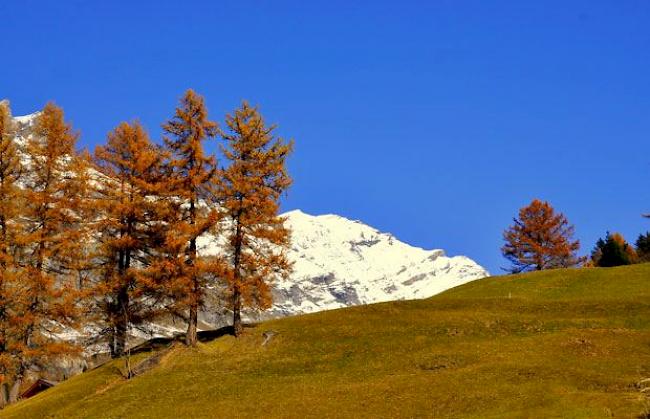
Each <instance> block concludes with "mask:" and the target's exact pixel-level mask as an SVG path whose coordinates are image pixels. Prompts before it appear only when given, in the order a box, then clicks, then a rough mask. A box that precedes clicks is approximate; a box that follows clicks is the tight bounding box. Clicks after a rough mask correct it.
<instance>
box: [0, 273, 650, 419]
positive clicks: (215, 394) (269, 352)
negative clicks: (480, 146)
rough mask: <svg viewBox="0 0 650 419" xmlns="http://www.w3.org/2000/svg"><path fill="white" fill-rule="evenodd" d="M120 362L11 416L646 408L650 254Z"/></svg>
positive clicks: (278, 324) (531, 413)
mask: <svg viewBox="0 0 650 419" xmlns="http://www.w3.org/2000/svg"><path fill="white" fill-rule="evenodd" d="M271 329H272V330H275V331H277V332H279V334H278V335H277V336H276V337H274V338H273V339H272V340H271V341H270V343H269V344H268V345H266V346H261V342H262V341H263V337H262V333H263V332H264V331H266V330H271ZM116 365H121V363H120V364H108V365H106V366H104V367H101V368H99V369H97V370H94V371H91V372H88V373H85V374H83V375H80V376H77V377H74V378H72V379H70V380H69V381H67V382H65V383H62V384H60V385H58V386H57V387H55V388H53V389H51V390H48V391H46V392H44V393H41V394H40V395H38V396H36V397H34V398H32V399H30V400H26V401H23V402H20V403H18V404H16V405H14V406H12V407H10V408H8V409H6V410H4V411H2V412H1V413H0V417H3V418H5V417H6V418H41V417H56V418H122V417H124V418H127V417H128V418H154V417H155V418H195V417H227V418H230V417H247V418H248V417H265V418H266V417H369V418H370V417H445V418H447V417H469V418H491V417H495V418H496V417H498V418H501V417H567V418H598V417H638V415H641V414H642V413H643V412H645V411H646V408H647V406H646V404H645V402H644V399H643V398H642V397H641V393H640V392H639V390H638V388H637V387H636V383H637V382H638V381H639V380H641V379H643V378H648V377H650V264H645V265H635V266H631V267H623V268H610V269H580V270H557V271H547V272H538V273H532V274H525V275H517V276H506V277H494V278H489V279H485V280H481V281H477V282H474V283H470V284H466V285H463V286H461V287H458V288H455V289H453V290H449V291H447V292H445V293H443V294H441V295H438V296H436V297H433V298H430V299H427V300H419V301H405V302H391V303H383V304H375V305H370V306H365V307H355V308H349V309H342V310H334V311H329V312H323V313H317V314H313V315H306V316H299V317H293V318H286V319H281V320H276V321H270V322H266V323H263V324H260V325H258V326H257V327H255V328H252V329H247V330H246V334H245V335H244V336H243V337H242V338H240V339H239V340H236V339H234V338H232V337H230V336H225V337H222V338H219V339H218V340H215V341H213V342H211V343H207V344H201V345H199V347H198V348H196V349H187V348H178V349H176V350H173V351H172V352H171V353H170V354H168V355H167V356H166V357H165V358H164V359H163V360H162V362H161V364H160V365H159V366H158V367H156V368H155V369H153V370H151V371H149V372H147V373H145V374H144V375H142V376H139V377H136V378H134V379H132V380H130V381H125V380H123V379H122V378H120V375H119V373H118V372H117V370H116Z"/></svg>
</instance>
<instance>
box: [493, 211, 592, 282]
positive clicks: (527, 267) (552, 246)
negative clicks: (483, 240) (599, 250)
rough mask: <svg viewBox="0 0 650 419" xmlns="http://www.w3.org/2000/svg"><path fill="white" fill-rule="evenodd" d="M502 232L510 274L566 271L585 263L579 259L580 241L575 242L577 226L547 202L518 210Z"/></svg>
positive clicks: (503, 249) (503, 248)
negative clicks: (564, 269)
mask: <svg viewBox="0 0 650 419" xmlns="http://www.w3.org/2000/svg"><path fill="white" fill-rule="evenodd" d="M513 220H514V224H513V225H512V226H510V227H509V228H508V229H507V230H506V231H504V233H503V239H504V240H505V244H504V246H503V247H502V248H501V251H502V253H503V256H504V257H505V258H506V259H508V260H509V261H510V262H511V264H512V266H511V267H510V268H507V269H506V270H507V271H508V272H511V273H518V272H525V271H532V270H542V269H553V268H567V267H572V266H577V265H579V264H580V263H582V258H579V257H578V256H577V254H576V253H577V251H578V249H579V248H580V242H579V241H578V240H573V233H574V227H573V226H572V225H570V224H569V222H568V220H567V218H566V217H565V216H564V214H562V213H556V212H555V210H554V209H553V207H552V206H551V205H550V204H549V203H548V202H542V201H540V200H538V199H535V200H533V201H532V202H531V203H530V205H528V206H526V207H523V208H521V209H520V210H519V218H514V219H513Z"/></svg>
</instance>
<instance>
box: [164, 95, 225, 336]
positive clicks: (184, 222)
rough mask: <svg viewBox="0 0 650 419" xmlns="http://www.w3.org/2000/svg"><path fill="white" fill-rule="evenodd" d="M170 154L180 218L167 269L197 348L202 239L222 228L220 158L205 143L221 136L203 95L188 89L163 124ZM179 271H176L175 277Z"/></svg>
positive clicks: (173, 222)
mask: <svg viewBox="0 0 650 419" xmlns="http://www.w3.org/2000/svg"><path fill="white" fill-rule="evenodd" d="M163 130H164V131H165V137H164V144H165V148H166V150H167V151H168V153H169V156H170V159H169V162H168V171H167V181H168V186H169V192H170V200H168V202H170V203H171V204H172V206H174V207H175V210H174V211H173V212H175V213H176V214H175V215H174V216H173V217H172V218H170V219H168V220H167V223H168V237H167V242H166V243H167V249H166V251H165V253H166V254H167V257H166V268H165V270H166V271H167V272H169V273H170V274H171V277H172V278H173V280H174V281H175V284H174V285H173V286H170V287H171V288H173V289H174V295H175V300H176V304H177V305H178V304H182V305H185V306H186V307H187V322H188V327H187V334H186V344H187V345H190V346H194V345H196V341H197V326H198V312H199V309H200V308H201V306H202V305H203V302H204V295H205V289H206V288H205V286H206V283H205V278H206V272H205V271H206V269H207V268H206V265H205V260H202V259H201V258H200V257H199V254H198V248H197V240H198V239H199V237H201V236H202V235H204V234H205V233H207V232H208V231H209V230H210V229H213V228H214V226H215V225H217V221H218V213H217V211H216V210H215V208H214V205H212V204H213V203H214V193H213V187H214V185H215V183H216V177H215V176H216V174H217V168H216V159H215V157H214V156H211V155H207V154H206V152H205V150H204V143H205V141H206V140H207V139H209V138H212V137H214V136H215V135H217V134H218V127H217V124H216V123H215V122H213V121H210V120H209V119H208V111H207V108H206V106H205V103H204V99H203V97H202V96H200V95H198V94H196V93H195V92H194V91H193V90H188V91H187V92H185V95H184V96H183V98H182V99H181V103H180V106H178V107H177V108H176V111H175V114H174V117H173V118H172V119H170V120H169V121H167V122H166V123H165V124H163ZM174 271H175V273H174Z"/></svg>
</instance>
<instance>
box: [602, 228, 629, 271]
mask: <svg viewBox="0 0 650 419" xmlns="http://www.w3.org/2000/svg"><path fill="white" fill-rule="evenodd" d="M591 260H592V262H593V264H594V266H600V267H611V266H620V265H630V264H632V263H635V262H636V260H637V255H636V252H635V251H634V248H633V247H632V246H630V244H629V243H627V242H626V241H625V239H624V238H623V236H622V235H621V234H620V233H611V234H610V233H609V232H607V234H606V236H605V239H604V240H603V239H598V241H597V242H596V247H595V248H594V250H593V251H592V252H591Z"/></svg>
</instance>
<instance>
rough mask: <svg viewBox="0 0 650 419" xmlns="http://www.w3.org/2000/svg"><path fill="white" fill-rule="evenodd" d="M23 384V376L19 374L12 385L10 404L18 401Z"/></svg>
mask: <svg viewBox="0 0 650 419" xmlns="http://www.w3.org/2000/svg"><path fill="white" fill-rule="evenodd" d="M22 384H23V376H22V374H21V375H18V376H16V379H15V380H14V383H13V385H12V386H11V391H9V404H11V403H16V402H17V401H18V397H20V387H21V386H22Z"/></svg>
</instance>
